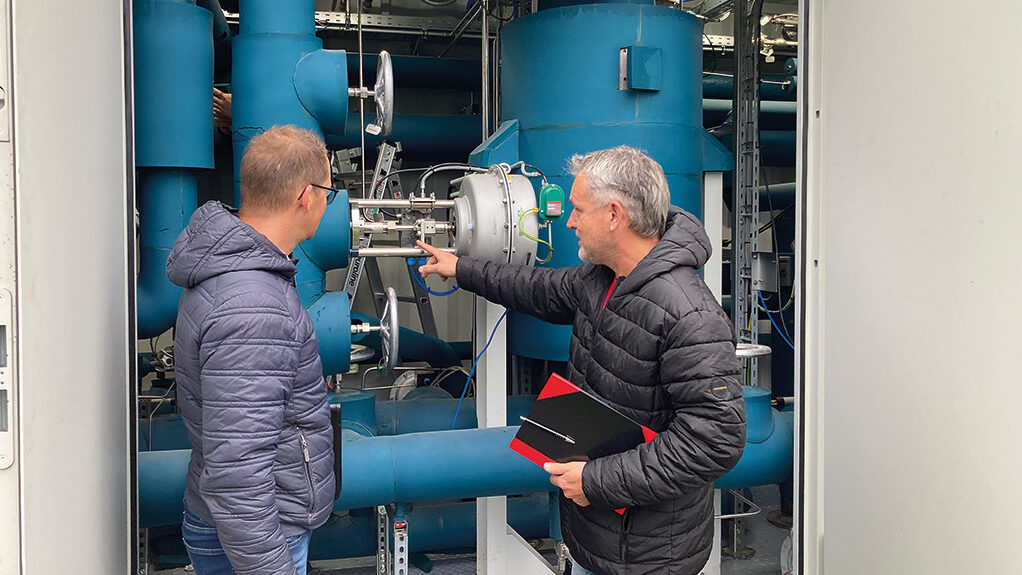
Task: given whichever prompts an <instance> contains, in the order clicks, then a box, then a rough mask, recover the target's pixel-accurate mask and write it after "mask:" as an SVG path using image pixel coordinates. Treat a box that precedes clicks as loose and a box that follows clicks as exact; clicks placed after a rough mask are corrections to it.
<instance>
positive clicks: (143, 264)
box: [133, 0, 213, 338]
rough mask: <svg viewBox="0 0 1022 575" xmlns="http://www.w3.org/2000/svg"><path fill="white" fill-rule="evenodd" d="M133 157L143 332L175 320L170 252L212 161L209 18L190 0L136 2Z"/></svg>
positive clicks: (177, 296)
mask: <svg viewBox="0 0 1022 575" xmlns="http://www.w3.org/2000/svg"><path fill="white" fill-rule="evenodd" d="M133 19H134V20H133V24H134V36H133V39H134V50H133V56H134V78H135V84H134V85H135V162H136V166H138V168H139V169H140V171H139V183H138V189H139V194H138V198H139V199H138V212H139V213H138V217H139V276H138V279H137V281H138V284H137V294H138V301H137V310H138V337H140V338H149V337H154V336H157V335H159V334H161V333H163V332H164V331H166V330H168V329H170V328H171V327H172V326H173V325H174V319H175V317H176V316H177V302H178V299H180V297H181V288H179V287H177V286H175V285H173V284H172V283H171V282H170V280H169V279H168V278H167V271H166V267H167V256H168V255H169V254H170V251H171V249H172V248H173V247H174V242H175V240H176V239H177V236H178V234H180V233H181V230H183V229H184V227H185V225H187V223H188V219H189V218H190V217H191V215H192V212H194V211H195V208H196V203H197V197H198V191H197V184H196V175H195V172H194V170H193V169H194V168H212V167H213V95H212V91H211V89H210V86H211V85H212V83H213V50H212V44H211V42H210V36H209V34H210V28H211V25H212V24H211V20H212V16H211V15H210V13H209V12H208V11H206V10H203V9H202V8H197V7H196V6H194V5H189V4H188V3H187V2H181V1H170V0H136V2H135V4H134V10H133Z"/></svg>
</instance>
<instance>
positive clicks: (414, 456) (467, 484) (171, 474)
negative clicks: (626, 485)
mask: <svg viewBox="0 0 1022 575" xmlns="http://www.w3.org/2000/svg"><path fill="white" fill-rule="evenodd" d="M517 431H518V428H517V427H497V428H492V429H467V430H461V431H435V432H430V433H412V434H409V435H398V436H390V437H370V438H358V439H356V438H355V437H357V436H355V434H354V433H349V432H345V437H346V440H345V443H344V448H343V450H342V469H345V470H349V471H348V472H346V473H345V474H344V482H343V488H342V490H341V496H340V498H339V499H338V500H337V501H336V502H334V510H337V511H342V510H345V509H356V508H361V507H374V506H376V505H383V504H387V503H392V502H395V501H400V502H405V503H419V502H425V501H447V500H452V499H467V498H473V497H489V496H496V495H516V494H526V493H539V492H546V491H550V490H551V489H553V486H552V485H551V484H550V481H549V475H547V473H546V472H544V471H543V469H542V468H540V467H538V466H537V465H535V464H533V463H532V462H530V461H529V460H527V459H525V458H524V457H522V456H521V455H518V454H517V453H515V452H513V451H511V450H510V449H509V448H508V445H509V444H510V443H511V439H512V438H513V437H514V434H515V433H516V432H517ZM190 459H191V450H190V449H181V450H175V451H147V452H140V453H139V454H138V485H139V524H140V526H141V527H153V526H156V525H173V524H176V523H178V522H180V521H181V512H182V504H181V500H182V498H183V497H184V490H185V478H186V476H187V474H188V462H189V460H190Z"/></svg>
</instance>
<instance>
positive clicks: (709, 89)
mask: <svg viewBox="0 0 1022 575" xmlns="http://www.w3.org/2000/svg"><path fill="white" fill-rule="evenodd" d="M763 79H764V80H766V81H767V82H769V83H767V82H764V83H761V84H760V85H759V97H760V98H761V99H762V100H782V101H783V100H787V101H794V99H795V96H794V94H790V95H789V94H788V93H787V91H785V89H784V85H783V82H786V81H787V80H788V72H785V73H784V74H764V75H763ZM774 82H782V84H775V83H774ZM734 93H735V82H734V78H728V77H726V76H703V97H704V98H721V99H731V98H733V97H734Z"/></svg>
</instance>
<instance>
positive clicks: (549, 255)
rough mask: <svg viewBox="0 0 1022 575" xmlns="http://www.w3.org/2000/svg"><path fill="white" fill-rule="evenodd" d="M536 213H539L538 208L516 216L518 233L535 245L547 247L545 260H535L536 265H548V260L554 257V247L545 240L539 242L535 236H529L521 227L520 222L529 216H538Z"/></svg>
mask: <svg viewBox="0 0 1022 575" xmlns="http://www.w3.org/2000/svg"><path fill="white" fill-rule="evenodd" d="M538 213H539V208H532V209H531V210H526V211H524V212H522V215H520V216H518V231H520V232H521V233H522V235H523V236H525V237H527V238H529V239H530V240H532V241H534V242H537V243H540V244H543V245H545V246H546V247H547V254H546V259H542V260H540V259H537V260H536V263H538V264H546V263H550V258H552V257H553V256H554V246H553V245H552V244H551V243H550V242H548V241H546V240H541V239H539V238H538V237H535V236H533V235H531V234H530V233H529V232H527V231H525V228H524V227H522V220H524V219H525V216H527V215H529V214H538ZM537 219H538V216H537ZM551 239H552V233H551Z"/></svg>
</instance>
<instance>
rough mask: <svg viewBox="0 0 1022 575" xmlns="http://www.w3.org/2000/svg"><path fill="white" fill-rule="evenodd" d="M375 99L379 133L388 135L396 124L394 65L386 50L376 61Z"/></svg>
mask: <svg viewBox="0 0 1022 575" xmlns="http://www.w3.org/2000/svg"><path fill="white" fill-rule="evenodd" d="M373 100H375V101H376V126H377V127H378V128H379V129H380V133H379V134H377V135H379V136H388V135H390V130H391V128H392V127H393V126H394V67H393V65H392V64H391V61H390V53H389V52H387V51H386V50H384V51H382V52H380V56H379V59H378V60H377V63H376V85H375V86H374V87H373Z"/></svg>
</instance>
